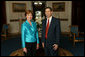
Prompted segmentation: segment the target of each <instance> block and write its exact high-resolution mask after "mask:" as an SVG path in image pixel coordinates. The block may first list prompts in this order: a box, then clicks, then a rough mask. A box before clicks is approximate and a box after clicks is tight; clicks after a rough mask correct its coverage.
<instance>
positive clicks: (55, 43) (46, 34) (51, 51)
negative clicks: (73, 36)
mask: <svg viewBox="0 0 85 57" xmlns="http://www.w3.org/2000/svg"><path fill="white" fill-rule="evenodd" d="M52 13H53V12H52V8H50V7H46V8H45V15H46V19H44V20H42V46H43V48H44V50H45V55H46V56H57V55H58V47H59V38H60V21H59V19H57V18H55V17H53V16H52Z"/></svg>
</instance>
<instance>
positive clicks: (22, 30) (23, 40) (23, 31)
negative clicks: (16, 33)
mask: <svg viewBox="0 0 85 57" xmlns="http://www.w3.org/2000/svg"><path fill="white" fill-rule="evenodd" d="M21 38H22V48H25V26H24V24H22V26H21Z"/></svg>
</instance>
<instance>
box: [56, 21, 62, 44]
mask: <svg viewBox="0 0 85 57" xmlns="http://www.w3.org/2000/svg"><path fill="white" fill-rule="evenodd" d="M60 32H61V29H60V21H59V20H57V22H56V44H58V45H59V44H60V42H59V41H60Z"/></svg>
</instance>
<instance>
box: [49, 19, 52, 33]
mask: <svg viewBox="0 0 85 57" xmlns="http://www.w3.org/2000/svg"><path fill="white" fill-rule="evenodd" d="M52 24H53V17H52V20H51V23H50V26H49V29H48V33H49V31H51V30H50V29H51V28H52Z"/></svg>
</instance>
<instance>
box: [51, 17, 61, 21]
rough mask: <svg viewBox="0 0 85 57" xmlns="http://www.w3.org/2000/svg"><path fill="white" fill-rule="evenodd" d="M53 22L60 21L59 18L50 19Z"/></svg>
mask: <svg viewBox="0 0 85 57" xmlns="http://www.w3.org/2000/svg"><path fill="white" fill-rule="evenodd" d="M52 18H53V20H54V21H60V20H59V18H55V17H52Z"/></svg>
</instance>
